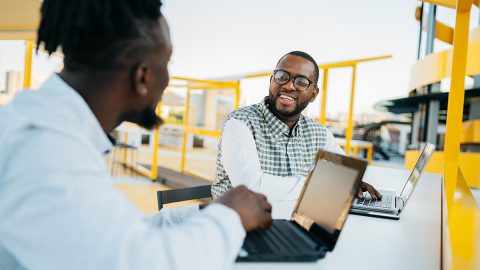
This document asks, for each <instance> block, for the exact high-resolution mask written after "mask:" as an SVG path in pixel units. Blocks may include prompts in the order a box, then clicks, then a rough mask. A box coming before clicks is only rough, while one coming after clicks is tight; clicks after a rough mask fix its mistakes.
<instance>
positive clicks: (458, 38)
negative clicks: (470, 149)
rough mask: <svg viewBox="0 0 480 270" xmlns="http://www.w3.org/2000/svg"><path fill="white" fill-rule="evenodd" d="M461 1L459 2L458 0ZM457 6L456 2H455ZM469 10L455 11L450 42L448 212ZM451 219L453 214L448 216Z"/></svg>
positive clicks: (454, 180)
mask: <svg viewBox="0 0 480 270" xmlns="http://www.w3.org/2000/svg"><path fill="white" fill-rule="evenodd" d="M458 2H462V1H460V0H459V1H458ZM459 5H460V3H459ZM469 23H470V10H468V11H464V10H463V11H462V10H460V9H457V10H456V19H455V36H454V39H453V59H452V80H451V84H450V93H449V95H448V108H447V112H448V113H447V127H446V128H447V129H446V132H445V134H446V135H445V156H444V157H445V186H446V190H445V191H446V197H447V198H446V199H447V209H448V211H449V212H450V211H451V210H452V208H451V206H452V203H453V194H454V191H455V187H456V184H457V174H458V157H459V153H460V136H461V132H462V121H463V103H464V97H465V73H466V66H467V49H468V31H469ZM450 216H453V215H449V217H450Z"/></svg>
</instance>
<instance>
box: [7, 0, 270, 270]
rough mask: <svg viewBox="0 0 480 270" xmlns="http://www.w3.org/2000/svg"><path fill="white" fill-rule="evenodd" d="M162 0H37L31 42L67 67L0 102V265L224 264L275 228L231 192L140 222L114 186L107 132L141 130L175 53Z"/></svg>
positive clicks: (152, 119)
mask: <svg viewBox="0 0 480 270" xmlns="http://www.w3.org/2000/svg"><path fill="white" fill-rule="evenodd" d="M160 5H161V3H160V1H159V0H69V1H65V0H44V1H43V3H42V8H41V15H42V18H41V22H40V27H39V30H38V37H37V38H38V39H37V46H40V45H43V47H44V48H45V49H46V50H47V51H48V52H50V53H53V52H54V51H56V50H57V48H59V47H61V49H62V51H63V54H64V55H65V58H64V69H63V70H62V71H61V72H60V73H59V74H54V75H52V76H51V77H50V78H49V79H48V80H47V81H46V82H45V84H44V85H43V86H42V87H41V88H40V89H39V90H38V91H32V92H29V91H25V92H22V93H20V94H19V95H17V96H16V98H15V99H14V100H13V101H12V102H11V103H10V104H8V105H7V106H5V107H2V108H0V126H1V127H2V128H1V129H0V145H1V151H0V217H1V222H0V269H207V268H208V269H225V268H229V267H231V266H232V263H233V261H234V260H235V258H236V254H237V253H238V251H239V249H240V247H241V245H242V242H243V239H244V237H245V231H250V230H254V229H258V228H260V229H261V228H266V227H268V226H269V224H270V223H271V214H270V212H271V205H270V204H269V203H268V202H267V201H266V198H265V196H263V195H260V194H257V193H253V192H252V191H250V190H248V189H247V188H246V187H244V186H243V187H238V188H235V189H233V190H232V191H230V192H228V193H226V194H225V195H224V196H223V197H220V198H218V199H217V200H215V201H213V203H210V204H209V205H207V206H205V207H202V208H203V209H202V210H200V209H199V206H198V205H197V206H190V207H186V208H180V209H173V210H162V211H161V212H160V213H158V214H156V215H154V216H151V217H148V218H144V217H143V216H142V215H141V213H140V212H139V211H138V210H137V209H136V208H135V207H134V206H133V205H132V204H131V203H130V202H129V201H128V200H127V199H126V198H125V197H124V196H122V194H121V193H120V192H119V191H117V190H115V189H114V188H113V186H112V180H111V178H110V177H109V175H108V172H107V169H106V167H105V162H104V155H105V154H106V153H108V152H109V151H110V149H111V148H112V144H111V142H110V141H109V139H108V137H107V135H106V134H108V133H109V132H111V131H112V130H113V129H114V128H115V127H116V126H118V125H119V124H120V123H121V122H123V121H130V122H134V123H137V124H139V125H141V126H143V127H145V128H152V127H154V126H156V125H158V124H159V123H160V122H161V120H160V119H159V118H158V117H157V115H156V114H155V107H156V104H157V103H158V102H159V100H160V98H161V96H162V94H163V91H164V89H165V88H166V86H167V84H168V79H169V75H168V70H167V65H168V62H169V59H170V55H171V52H172V47H171V43H170V36H169V30H168V26H167V23H166V21H165V19H164V18H163V16H162V15H161V13H160Z"/></svg>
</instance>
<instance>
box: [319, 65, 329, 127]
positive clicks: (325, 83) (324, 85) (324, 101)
mask: <svg viewBox="0 0 480 270" xmlns="http://www.w3.org/2000/svg"><path fill="white" fill-rule="evenodd" d="M327 87H328V68H325V69H324V70H323V83H322V104H321V105H320V106H321V107H320V123H321V124H322V125H325V123H326V122H327V117H326V109H327Z"/></svg>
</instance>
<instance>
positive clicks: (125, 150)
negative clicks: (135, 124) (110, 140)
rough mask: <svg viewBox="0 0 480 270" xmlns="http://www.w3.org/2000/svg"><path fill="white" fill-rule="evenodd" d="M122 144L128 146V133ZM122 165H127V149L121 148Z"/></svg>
mask: <svg viewBox="0 0 480 270" xmlns="http://www.w3.org/2000/svg"><path fill="white" fill-rule="evenodd" d="M123 143H125V145H127V144H128V133H127V132H126V131H125V135H124V136H123ZM123 164H127V147H124V148H123Z"/></svg>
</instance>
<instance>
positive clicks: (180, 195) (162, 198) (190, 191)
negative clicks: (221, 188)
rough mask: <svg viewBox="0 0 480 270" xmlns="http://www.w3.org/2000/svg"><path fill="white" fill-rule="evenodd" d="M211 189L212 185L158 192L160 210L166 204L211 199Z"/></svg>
mask: <svg viewBox="0 0 480 270" xmlns="http://www.w3.org/2000/svg"><path fill="white" fill-rule="evenodd" d="M211 188H212V185H204V186H196V187H188V188H179V189H171V190H161V191H157V201H158V210H161V209H162V208H163V204H166V203H174V202H181V201H188V200H196V199H204V198H211V197H212V192H211Z"/></svg>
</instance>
